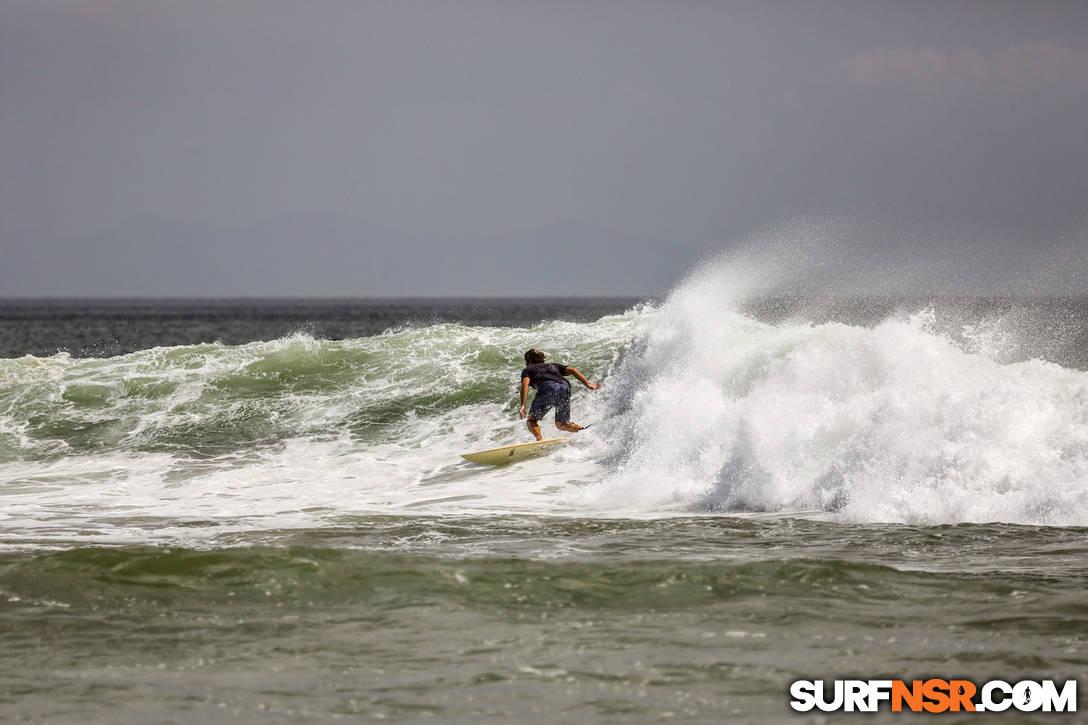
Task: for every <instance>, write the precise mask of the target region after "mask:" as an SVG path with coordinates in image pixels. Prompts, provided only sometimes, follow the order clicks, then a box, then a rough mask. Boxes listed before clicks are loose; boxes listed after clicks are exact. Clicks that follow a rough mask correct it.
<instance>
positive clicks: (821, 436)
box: [586, 262, 1088, 525]
mask: <svg viewBox="0 0 1088 725" xmlns="http://www.w3.org/2000/svg"><path fill="white" fill-rule="evenodd" d="M743 278H744V275H743V274H738V269H737V268H736V267H731V266H730V265H728V264H724V263H720V262H719V263H717V264H712V265H708V266H706V267H704V268H703V269H701V270H699V271H698V272H697V273H696V274H694V275H693V276H692V277H691V278H689V280H687V281H686V282H685V283H684V284H683V285H681V286H680V287H679V288H678V289H677V290H676V291H675V292H674V293H673V294H672V295H671V297H670V298H669V300H668V301H667V302H666V303H665V304H664V305H663V306H662V308H661V309H660V310H659V311H658V312H657V314H656V315H655V317H654V319H653V320H652V322H651V323H650V324H649V325H648V326H647V329H646V330H645V331H644V332H643V333H642V334H641V335H640V336H639V337H638V338H637V339H636V340H635V341H633V342H632V344H631V346H630V348H629V354H628V355H627V356H626V357H625V358H624V362H623V364H622V365H621V366H620V368H619V370H617V372H616V374H615V376H614V378H613V380H612V381H611V388H612V391H613V398H612V405H613V411H614V413H615V417H614V418H612V419H611V420H610V421H609V423H608V425H607V427H606V428H605V430H603V431H601V432H602V434H604V435H606V436H607V437H608V438H609V439H611V440H614V441H616V445H617V447H618V448H619V449H620V452H619V453H618V454H616V456H615V458H614V460H613V470H612V471H611V472H610V474H609V475H608V476H607V478H606V479H605V480H604V481H603V482H602V483H600V484H599V485H597V486H594V487H591V488H590V489H589V490H588V491H587V492H586V497H587V502H589V503H591V504H593V505H595V506H598V507H601V508H605V509H612V510H628V511H651V510H655V511H673V512H677V511H688V512H694V511H724V512H741V511H772V512H783V513H790V512H792V513H799V512H813V511H820V512H825V513H827V514H829V515H833V516H834V517H835V518H837V519H840V520H848V521H855V522H913V523H951V522H967V521H970V522H983V521H1005V522H1018V523H1029V524H1058V525H1083V524H1085V523H1088V374H1086V373H1084V372H1080V371H1076V370H1070V369H1066V368H1062V367H1060V366H1058V365H1054V364H1051V363H1046V362H1042V361H1039V360H1029V361H1024V362H1018V363H1013V364H1001V363H999V362H997V361H995V360H993V359H991V358H990V357H987V356H986V355H985V354H984V353H985V351H986V350H987V348H986V347H985V346H983V345H978V346H977V347H975V349H974V351H972V350H971V349H969V348H965V346H963V345H957V344H956V342H955V341H954V340H952V339H950V338H949V337H946V336H945V335H942V334H940V333H938V332H935V331H934V328H935V325H934V320H933V316H932V314H931V313H927V312H926V311H924V310H923V311H922V312H919V313H916V314H914V315H911V316H905V317H904V316H893V317H891V318H888V319H886V320H884V321H883V322H881V323H879V324H877V325H875V326H872V327H861V326H850V325H844V324H840V323H834V322H832V323H825V324H819V325H812V324H807V323H804V322H801V321H797V320H794V321H792V322H784V323H781V324H777V325H771V324H765V323H761V322H758V321H756V320H754V319H752V318H751V317H748V316H745V315H744V314H742V313H740V312H739V311H738V310H739V309H740V306H741V303H742V302H743V301H744V300H743V297H744V293H745V290H743V289H742V290H741V291H740V292H738V291H736V287H735V286H734V285H733V283H734V282H735V281H737V280H738V279H743ZM991 336H992V328H991ZM976 339H977V338H976Z"/></svg>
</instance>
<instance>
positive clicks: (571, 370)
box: [567, 365, 601, 390]
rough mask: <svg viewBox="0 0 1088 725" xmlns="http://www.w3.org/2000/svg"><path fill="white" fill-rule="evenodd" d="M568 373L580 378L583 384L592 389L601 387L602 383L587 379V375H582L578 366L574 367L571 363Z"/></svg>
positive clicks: (579, 380)
mask: <svg viewBox="0 0 1088 725" xmlns="http://www.w3.org/2000/svg"><path fill="white" fill-rule="evenodd" d="M567 375H573V376H574V377H575V378H576V379H577V380H578V382H580V383H581V384H582V385H584V386H586V387H587V388H589V389H590V390H596V389H597V388H599V387H601V384H600V383H591V382H589V381H588V380H586V376H585V375H582V373H580V372H578V369H577V368H572V367H570V366H569V365H568V366H567Z"/></svg>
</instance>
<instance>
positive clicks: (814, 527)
mask: <svg viewBox="0 0 1088 725" xmlns="http://www.w3.org/2000/svg"><path fill="white" fill-rule="evenodd" d="M1086 533H1088V532H1086V531H1085V530H1083V529H1040V528H1030V527H1018V526H1006V525H974V524H963V525H957V526H944V527H907V526H895V525H869V526H856V525H855V526H844V525H841V524H836V523H831V522H820V521H810V520H794V519H777V518H761V519H744V518H729V517H709V518H707V517H703V518H690V517H681V518H673V519H658V520H653V521H637V520H600V519H588V520H587V519H563V518H553V517H543V518H539V517H514V516H505V517H487V518H471V517H470V518H461V517H447V518H431V517H420V518H416V519H407V518H402V517H372V518H371V517H366V518H354V519H350V518H349V519H345V520H343V521H341V522H340V523H339V525H338V526H334V527H329V528H325V529H321V530H301V531H280V532H276V531H266V532H261V533H259V534H257V533H254V534H251V535H238V534H232V535H230V536H227V537H224V538H223V540H221V541H219V542H218V546H216V547H213V548H210V549H201V550H197V549H183V548H167V547H162V548H159V547H123V548H74V549H69V550H66V551H56V552H40V553H33V552H24V553H8V554H5V555H3V556H2V557H0V636H2V640H3V642H4V644H5V647H4V649H3V653H2V654H0V671H2V672H3V673H4V680H5V685H6V687H5V689H4V694H3V695H0V713H2V714H4V715H6V716H7V717H8V718H10V719H12V720H16V721H18V720H20V719H23V720H32V721H39V722H79V721H87V720H94V721H99V720H100V721H128V722H193V721H215V722H277V721H283V722H303V721H309V722H326V721H328V722H333V721H338V720H339V719H340V718H341V717H349V718H352V719H362V720H365V721H371V720H377V719H380V718H381V719H392V720H396V721H416V720H424V719H427V718H432V717H433V718H435V719H436V720H437V721H441V722H473V721H476V720H479V719H482V718H489V717H490V718H499V719H504V720H507V721H511V722H513V721H518V722H552V721H572V722H617V723H618V722H646V723H650V722H658V721H660V720H663V719H669V718H675V719H678V720H684V721H700V722H710V721H741V722H760V721H781V722H817V721H818V719H817V718H814V717H805V716H801V715H796V714H793V713H791V712H790V711H789V710H788V707H787V701H788V698H787V688H788V684H789V682H791V681H792V680H794V679H798V678H806V679H812V678H818V677H833V676H840V677H846V676H865V677H870V676H873V677H875V676H888V677H897V678H911V677H919V676H929V675H941V676H948V677H952V676H955V677H962V678H969V679H975V680H976V681H977V680H980V679H987V678H990V677H997V676H1000V677H1003V678H1006V679H1013V680H1015V679H1019V678H1034V679H1039V678H1043V677H1054V678H1062V679H1065V678H1072V677H1077V676H1079V675H1080V674H1081V673H1083V671H1084V668H1085V666H1086V665H1088V649H1086V641H1085V640H1086V638H1088V601H1086V600H1085V597H1084V591H1085V587H1086V585H1088V566H1086V565H1085V562H1086V561H1088V559H1086V557H1085V554H1086V553H1088V543H1086V539H1085V534H1086ZM884 716H885V717H887V718H891V715H890V714H888V713H885V714H884ZM1051 717H1053V716H1051ZM1065 717H1068V716H1065ZM1036 718H1037V719H1038V721H1040V722H1042V721H1045V719H1046V718H1045V716H1043V715H1037V716H1036ZM878 719H879V718H878ZM949 719H950V718H947V717H943V718H942V721H944V720H949ZM1016 721H1017V722H1023V721H1027V720H1026V719H1024V718H1017V719H1016Z"/></svg>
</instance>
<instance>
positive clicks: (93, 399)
mask: <svg viewBox="0 0 1088 725" xmlns="http://www.w3.org/2000/svg"><path fill="white" fill-rule="evenodd" d="M744 279H745V275H743V274H742V273H741V270H739V269H737V268H731V267H730V266H729V265H728V264H724V263H716V264H708V265H705V266H704V267H703V268H702V269H701V270H699V271H698V272H697V273H696V274H694V275H693V276H692V277H691V278H689V279H688V280H686V281H685V282H684V283H683V284H681V285H680V286H679V287H678V288H677V289H676V290H675V291H674V292H673V293H672V294H671V295H670V296H669V297H668V298H667V299H666V300H665V301H663V302H661V303H660V304H646V305H639V306H636V307H634V308H632V309H631V310H629V311H628V312H626V313H624V314H619V315H610V316H606V317H602V318H600V319H598V320H596V321H594V322H560V321H552V322H543V323H541V324H539V325H536V326H533V327H476V326H472V325H465V324H456V323H443V324H431V325H425V326H419V327H407V328H402V329H397V330H391V331H387V332H385V333H382V334H378V335H371V336H365V337H357V338H352V339H346V340H339V341H330V340H319V339H314V338H313V337H311V336H308V335H305V334H296V335H292V336H288V337H284V338H280V339H276V340H271V341H266V342H253V343H249V344H242V345H224V344H202V345H186V346H176V347H156V348H150V349H143V350H138V351H136V352H132V353H130V354H125V355H119V356H115V357H109V358H73V357H70V356H69V355H67V354H58V355H54V356H51V357H32V356H26V357H22V358H16V359H3V360H0V496H2V497H3V501H4V506H3V507H0V530H2V531H3V542H5V543H7V544H9V545H15V546H46V547H49V546H55V545H61V546H63V545H68V544H71V543H72V542H73V541H76V542H79V543H141V542H148V541H167V542H172V543H179V544H182V545H197V546H200V545H203V543H206V542H212V541H214V542H222V541H224V540H229V538H230V537H231V536H236V535H238V534H240V533H242V532H253V531H276V530H292V529H301V528H322V527H326V526H336V525H339V524H340V523H341V522H342V521H343V520H344V518H345V517H349V518H350V517H353V516H359V515H374V514H378V515H384V514H394V515H404V514H407V515H413V516H416V515H447V514H457V515H473V516H475V515H495V514H499V515H507V514H523V513H524V514H534V515H538V514H539V515H552V514H555V515H563V516H576V517H582V516H590V517H601V516H604V517H614V516H636V517H662V516H674V515H689V514H693V513H696V514H706V513H723V512H724V513H729V514H755V513H759V512H772V513H774V514H776V515H781V514H789V515H801V516H805V517H810V518H822V519H829V520H833V521H844V522H855V523H874V522H907V523H915V524H936V523H958V522H991V521H995V522H1007V523H1020V524H1028V525H1059V526H1068V525H1086V524H1088V374H1086V373H1084V372H1081V371H1079V370H1075V369H1071V368H1066V367H1061V366H1059V365H1056V364H1053V363H1048V362H1044V361H1041V360H1031V359H1027V360H1023V359H1021V360H1020V361H1019V362H1009V356H1008V353H1007V351H1008V350H1009V349H1010V348H1009V345H1010V344H1011V342H1010V340H1011V337H1010V336H1015V335H1014V332H1015V331H1010V330H1006V329H1004V328H1002V323H1001V319H996V320H988V321H987V320H983V321H982V322H979V320H975V322H973V323H971V324H967V325H961V326H960V327H958V328H957V329H956V330H955V331H953V332H954V334H953V333H950V332H949V330H948V329H947V324H945V323H946V321H944V320H941V319H938V315H936V314H935V313H934V312H933V311H932V310H931V309H929V310H927V309H926V308H925V307H924V306H922V307H917V306H916V307H914V308H913V313H912V314H898V313H893V314H888V315H885V316H883V317H882V318H881V319H878V320H873V321H871V322H870V323H866V324H846V323H844V322H835V321H830V322H826V321H825V322H821V323H814V322H811V321H810V320H811V317H810V318H809V319H808V320H807V319H806V317H805V315H804V314H803V311H797V310H794V312H793V313H791V314H790V315H789V316H787V317H785V318H781V317H780V318H778V319H775V320H773V321H768V320H767V319H766V318H765V316H763V317H761V316H760V315H758V314H752V313H748V312H745V310H746V309H747V307H746V300H745V296H746V293H745V286H744V284H743V281H744ZM1006 317H1008V316H1007V315H1006ZM1013 317H1015V316H1013ZM1016 319H1017V320H1018V322H1017V324H1018V325H1022V324H1023V319H1022V317H1021V318H1016ZM982 323H985V324H982ZM995 340H996V341H1000V342H1001V344H1000V345H998V344H996V343H995V342H994V341H995ZM529 347H539V348H542V349H544V350H546V351H548V353H549V359H551V360H554V361H561V362H568V363H570V364H573V365H576V366H578V367H579V368H580V369H581V370H582V371H583V372H585V373H586V374H587V375H589V376H590V377H591V378H594V379H599V380H603V381H604V383H605V387H604V388H603V389H602V390H601V391H600V392H598V393H590V392H588V391H585V390H583V389H581V388H580V387H578V386H576V390H575V397H574V406H573V407H574V419H575V420H576V421H579V422H582V423H593V424H594V426H593V427H592V428H591V429H590V430H588V431H586V432H585V433H582V434H580V435H579V436H577V437H576V439H575V441H574V443H573V444H572V445H568V446H565V447H564V448H562V449H560V450H559V451H557V452H556V453H554V454H552V455H549V456H548V457H546V458H543V459H538V460H536V461H534V462H533V463H531V464H521V465H516V466H511V467H508V468H495V469H490V468H480V467H476V466H473V465H470V464H467V463H465V462H464V461H462V460H461V459H460V457H459V454H460V453H463V452H466V451H470V450H479V449H483V448H491V447H496V446H500V445H507V444H511V443H518V442H524V441H526V440H527V439H528V433H527V432H526V431H525V429H524V425H523V423H522V422H521V421H520V420H518V418H517V414H516V402H517V401H516V394H515V386H516V382H517V381H516V376H517V373H518V371H519V370H520V369H521V355H522V352H523V351H524V350H526V349H528V348H529ZM551 430H552V429H551V427H550V422H549V423H547V424H546V432H550V431H551Z"/></svg>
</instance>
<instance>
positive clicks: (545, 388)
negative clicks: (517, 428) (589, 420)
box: [518, 348, 601, 440]
mask: <svg viewBox="0 0 1088 725" xmlns="http://www.w3.org/2000/svg"><path fill="white" fill-rule="evenodd" d="M568 375H573V376H574V377H575V378H576V379H577V380H578V382H580V383H581V384H582V385H584V386H586V387H587V388H589V389H590V390H597V389H598V388H599V387H601V384H600V383H591V382H589V381H588V380H586V376H585V375H582V373H580V372H578V371H577V370H576V369H575V368H572V367H570V366H568V365H561V364H559V363H547V362H544V353H542V352H541V351H540V350H537V349H536V348H533V349H532V350H530V351H529V352H527V353H525V369H524V370H522V371H521V383H520V386H519V392H520V393H521V406H520V407H519V408H518V417H521V418H524V417H525V415H526V413H525V396H526V395H528V394H529V388H530V386H531V387H532V388H533V389H534V390H535V391H536V397H534V398H533V405H532V407H530V408H529V413H528V415H529V420H527V421H526V424H527V425H528V426H529V432H530V433H532V434H533V435H534V436H535V437H536V439H537V440H541V435H540V419H541V418H543V417H544V416H545V414H547V412H548V411H549V410H551V409H552V408H555V427H556V428H558V429H559V430H565V431H567V432H568V433H577V432H578V431H580V430H582V427H583V426H580V425H578V424H577V423H571V422H570V381H569V380H567V377H566V376H568Z"/></svg>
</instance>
